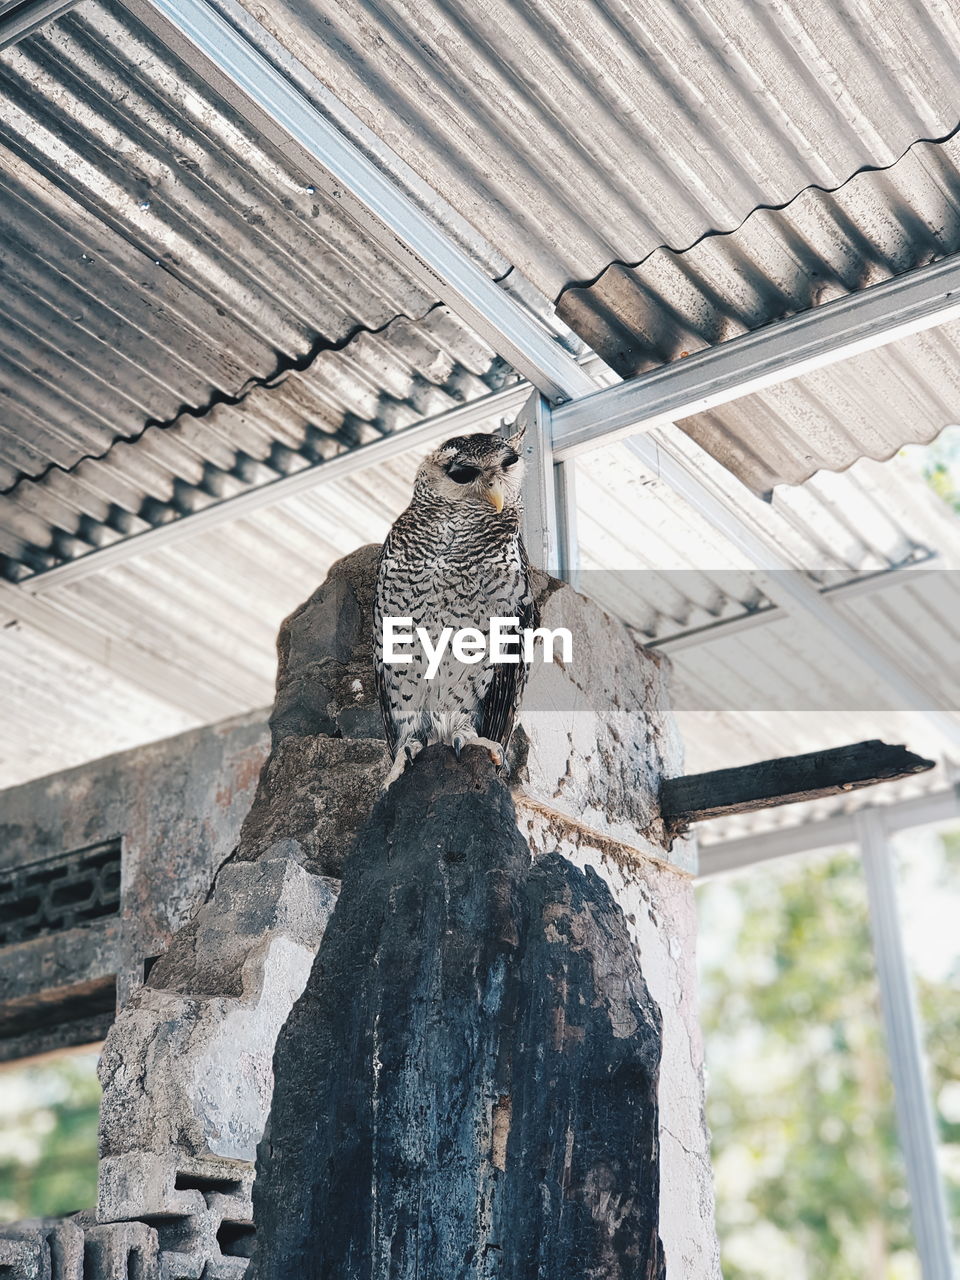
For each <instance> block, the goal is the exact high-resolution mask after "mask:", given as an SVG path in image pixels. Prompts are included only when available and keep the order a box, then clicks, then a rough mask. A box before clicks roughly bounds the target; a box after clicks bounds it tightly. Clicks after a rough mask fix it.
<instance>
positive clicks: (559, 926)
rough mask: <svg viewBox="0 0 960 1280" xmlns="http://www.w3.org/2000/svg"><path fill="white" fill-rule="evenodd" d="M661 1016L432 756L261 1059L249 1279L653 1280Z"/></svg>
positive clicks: (597, 929)
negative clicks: (265, 1069)
mask: <svg viewBox="0 0 960 1280" xmlns="http://www.w3.org/2000/svg"><path fill="white" fill-rule="evenodd" d="M660 1051H661V1018H660V1012H659V1010H658V1008H657V1006H656V1004H655V1003H654V1001H653V999H652V998H651V996H650V994H649V992H648V990H647V987H646V984H645V982H644V979H643V976H642V974H641V972H640V967H639V964H638V959H637V954H636V950H635V948H634V946H633V944H632V941H631V938H630V933H629V928H628V925H627V921H626V919H625V918H624V915H623V912H622V910H621V909H620V908H619V907H618V906H617V904H616V903H615V901H614V899H613V897H612V895H611V893H610V890H609V888H608V887H607V885H606V884H605V883H604V882H603V881H602V880H601V879H600V877H599V876H598V875H597V874H596V873H595V872H592V871H588V872H586V873H584V872H583V871H580V870H579V869H577V868H576V867H574V866H572V865H571V863H570V862H568V861H567V860H566V859H565V858H563V857H561V856H560V855H559V854H554V855H547V856H545V857H543V858H541V859H539V860H538V861H536V862H534V861H533V860H532V859H531V853H530V849H529V848H528V846H527V844H526V842H525V840H524V839H523V838H522V837H521V835H520V833H519V832H518V830H517V826H516V815H515V811H514V806H513V802H512V800H511V797H510V794H509V792H508V791H507V789H506V787H505V786H504V784H503V783H502V782H501V781H499V780H498V779H497V777H496V776H495V775H494V773H493V770H492V768H491V766H490V765H489V762H488V761H487V760H486V758H485V755H484V753H483V752H480V751H468V752H466V753H465V754H464V758H463V760H462V761H457V759H456V758H455V757H454V756H453V754H452V753H451V752H449V751H447V750H446V749H445V748H430V749H428V750H427V751H426V752H424V753H423V755H421V756H420V757H419V758H418V759H417V760H416V761H415V762H414V765H413V766H412V767H411V768H410V769H408V770H407V772H406V773H405V774H404V775H403V777H402V778H401V779H400V780H399V782H398V783H396V784H395V785H394V786H393V787H392V788H391V789H390V791H389V792H388V793H387V795H386V796H385V797H384V798H383V799H382V800H381V801H380V802H379V804H378V806H377V808H376V810H375V811H374V814H373V816H372V818H371V821H370V823H369V824H368V825H367V827H366V828H365V829H364V831H363V832H362V833H361V835H360V837H359V840H358V843H357V847H356V849H355V851H354V852H353V854H352V855H351V857H350V858H348V860H347V862H346V866H345V870H344V878H343V884H342V889H341V893H340V898H339V901H338V903H337V906H336V908H335V910H334V913H333V915H332V917H331V919H330V922H329V924H328V926H327V929H326V932H325V934H324V938H323V942H322V943H321V947H320V951H319V953H318V955H317V960H316V963H315V965H314V968H313V972H312V974H311V977H310V980H309V982H308V984H307V987H306V990H305V991H304V994H303V995H302V997H301V998H300V1000H299V1001H298V1003H297V1004H296V1006H295V1007H294V1010H293V1013H292V1015H291V1017H290V1019H289V1020H288V1022H287V1024H286V1026H285V1028H284V1030H283V1031H282V1033H281V1035H280V1039H279V1040H278V1043H277V1051H276V1056H275V1060H274V1071H275V1088H274V1101H273V1107H272V1111H271V1116H270V1120H269V1123H268V1126H267V1131H266V1133H265V1135H264V1139H263V1141H262V1143H261V1145H260V1149H259V1154H258V1163H257V1177H256V1181H255V1184H254V1217H255V1220H256V1223H257V1231H258V1241H259V1244H258V1247H257V1251H256V1254H255V1259H254V1263H253V1267H252V1270H251V1272H250V1278H251V1280H253V1278H254V1277H255V1278H256V1280H290V1277H294V1276H296V1277H297V1278H298V1280H334V1278H335V1277H336V1278H337V1280H340V1278H342V1277H346V1276H349V1277H350V1280H373V1278H374V1277H377V1278H380V1277H383V1278H386V1277H390V1278H391V1280H414V1278H415V1277H424V1276H429V1277H437V1278H439V1277H444V1280H447V1278H449V1280H453V1278H454V1277H463V1278H464V1280H467V1278H468V1277H469V1278H472V1277H476V1280H480V1278H481V1277H490V1276H494V1275H496V1276H503V1277H516V1278H517V1280H520V1278H521V1277H536V1276H542V1277H569V1278H570V1280H573V1278H574V1277H588V1276H600V1275H602V1276H604V1277H606V1278H607V1280H618V1278H622V1280H626V1277H628V1276H629V1277H631V1278H632V1280H639V1278H643V1280H656V1278H657V1277H660V1276H662V1275H663V1274H664V1263H663V1251H662V1248H661V1244H660V1239H659V1236H658V1231H657V1227H658V1221H659V1192H660V1186H659V1114H658V1104H657V1081H658V1071H659V1063H660Z"/></svg>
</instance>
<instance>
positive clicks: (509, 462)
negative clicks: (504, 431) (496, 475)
mask: <svg viewBox="0 0 960 1280" xmlns="http://www.w3.org/2000/svg"><path fill="white" fill-rule="evenodd" d="M519 461H520V458H519V456H518V455H517V454H515V453H508V454H507V456H506V457H505V458H504V460H503V463H502V465H503V467H504V469H506V468H507V467H512V466H513V464H514V463H515V462H519Z"/></svg>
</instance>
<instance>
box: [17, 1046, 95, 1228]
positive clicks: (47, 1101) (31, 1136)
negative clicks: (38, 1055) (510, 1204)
mask: <svg viewBox="0 0 960 1280" xmlns="http://www.w3.org/2000/svg"><path fill="white" fill-rule="evenodd" d="M96 1062H97V1056H96V1054H95V1053H90V1052H85V1053H82V1054H76V1055H70V1056H68V1057H67V1056H65V1057H60V1058H53V1059H50V1060H48V1061H46V1062H37V1063H36V1064H34V1065H31V1066H25V1067H21V1068H13V1069H8V1070H6V1071H4V1072H3V1073H2V1074H0V1099H2V1101H0V1220H4V1221H7V1222H11V1221H16V1220H18V1219H21V1218H40V1217H60V1216H63V1215H65V1214H69V1213H75V1212H76V1211H77V1210H79V1209H92V1208H93V1207H94V1205H95V1204H96V1197H97V1118H98V1109H99V1105H100V1086H99V1084H98V1082H97V1076H96Z"/></svg>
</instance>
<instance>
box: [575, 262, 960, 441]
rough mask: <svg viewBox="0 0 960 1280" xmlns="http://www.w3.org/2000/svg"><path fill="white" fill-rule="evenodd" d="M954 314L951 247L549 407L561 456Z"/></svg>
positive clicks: (958, 277) (959, 283)
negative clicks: (945, 254) (842, 294)
mask: <svg viewBox="0 0 960 1280" xmlns="http://www.w3.org/2000/svg"><path fill="white" fill-rule="evenodd" d="M958 318H960V254H953V255H951V256H950V257H949V258H945V259H944V260H943V261H942V262H934V263H931V264H930V265H929V266H926V267H920V268H919V269H918V270H916V271H908V272H906V273H904V274H903V275H900V276H895V277H894V278H893V279H892V280H886V281H884V282H883V283H882V284H875V285H872V286H871V287H870V288H868V289H862V290H861V291H860V292H859V293H853V294H850V295H849V297H846V298H838V299H837V300H836V301H834V302H825V303H822V304H821V305H820V306H818V307H814V308H812V310H810V311H804V312H801V313H800V314H799V315H796V316H791V317H790V319H788V320H780V321H778V322H777V323H776V324H771V325H767V326H766V327H765V328H763V329H758V330H756V332H754V333H746V334H744V335H743V336H742V337H740V338H731V339H730V341H729V342H721V343H720V344H719V345H717V346H715V347H710V348H708V349H707V350H706V351H698V352H697V353H696V354H695V355H692V356H688V357H687V358H686V359H683V360H674V361H673V362H672V363H671V364H668V365H664V366H663V367H661V368H659V369H654V370H652V372H650V373H645V374H641V375H640V376H639V377H636V378H631V379H630V380H629V381H627V382H620V383H618V384H617V385H616V386H613V387H607V388H605V389H604V390H602V391H594V392H593V393H592V394H591V395H587V396H582V397H581V398H579V399H577V400H575V401H574V402H573V403H571V404H565V405H558V406H557V408H556V410H555V411H554V415H553V430H554V452H555V454H556V456H557V457H558V458H560V459H563V458H570V457H573V456H575V455H576V454H577V453H582V452H583V451H584V450H585V449H594V448H596V447H597V446H598V445H601V444H608V443H610V442H611V441H612V440H617V439H621V438H623V437H625V436H629V435H635V434H636V433H637V432H638V431H650V430H651V429H653V428H655V427H661V426H667V425H669V424H671V423H675V422H678V421H680V420H682V419H683V418H689V417H692V416H693V415H694V414H697V413H705V412H707V410H709V409H715V408H716V407H717V406H718V405H721V404H726V403H728V401H731V400H738V399H740V398H741V397H742V396H746V395H750V394H751V393H752V392H754V391H761V390H762V389H763V388H764V387H772V386H775V385H776V384H778V383H781V382H787V381H788V380H789V379H791V378H797V377H799V376H800V375H801V374H804V373H810V372H812V371H813V370H814V369H822V368H824V367H825V366H826V365H830V364H835V363H836V362H837V361H840V360H846V359H848V358H849V357H850V356H855V355H859V354H860V353H861V352H863V351H870V350H872V349H873V348H875V347H882V346H885V345H886V344H887V343H888V342H894V341H896V340H897V339H898V338H905V337H908V336H909V335H910V334H913V333H919V332H921V331H922V330H924V329H929V328H932V327H933V326H934V325H938V324H944V323H946V322H947V321H949V320H956V319H958Z"/></svg>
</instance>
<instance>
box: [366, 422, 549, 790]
mask: <svg viewBox="0 0 960 1280" xmlns="http://www.w3.org/2000/svg"><path fill="white" fill-rule="evenodd" d="M518 446H519V438H518V437H514V438H512V439H510V440H505V439H503V438H502V437H500V436H494V435H474V436H458V437H455V438H454V439H452V440H448V441H446V443H445V444H443V445H441V446H440V448H439V449H436V450H435V451H434V452H433V453H431V454H430V455H429V456H428V457H427V458H426V459H424V461H423V463H421V465H420V468H419V470H418V472H417V478H416V482H415V485H414V492H413V500H412V501H411V503H410V506H409V507H407V509H406V511H404V512H403V514H402V515H401V516H400V517H399V519H398V520H397V521H396V523H395V524H394V526H393V528H392V529H391V530H390V533H389V535H388V536H387V540H386V542H385V543H384V545H383V550H382V552H381V554H380V565H379V572H378V575H377V591H376V598H375V604H374V615H375V616H374V634H375V637H376V641H375V643H376V652H375V662H376V670H377V682H378V687H379V692H380V706H381V709H382V711H383V720H384V726H385V728H386V733H387V741H388V743H389V745H390V749H391V751H392V752H393V754H394V767H393V770H392V772H391V774H390V777H389V778H388V780H387V785H389V783H390V782H391V781H392V780H393V779H394V778H395V777H396V776H397V775H398V774H399V773H400V772H401V771H402V769H403V767H404V764H405V763H406V760H407V759H408V758H412V756H413V755H415V754H416V753H417V752H418V751H419V750H420V749H421V748H422V747H424V746H427V745H429V744H430V743H434V742H443V743H446V744H447V745H449V746H452V747H453V748H454V749H455V750H456V751H457V752H458V754H459V751H460V750H461V749H462V748H463V747H466V746H470V745H479V746H483V747H485V748H486V749H487V750H488V751H489V752H490V755H491V757H492V758H493V759H494V760H495V761H496V762H497V763H501V762H502V760H503V756H504V753H505V751H506V748H507V744H508V742H509V739H510V734H511V732H512V730H513V722H514V717H515V715H516V712H517V708H518V706H519V703H520V697H521V694H522V692H523V686H524V683H525V681H526V674H527V673H526V667H525V665H524V664H523V662H522V660H521V661H520V662H519V663H515V664H511V663H495V664H491V663H488V662H487V660H486V659H484V660H483V661H482V662H480V663H477V664H475V665H467V664H465V663H463V662H461V661H459V660H458V659H457V658H456V657H454V656H453V654H452V653H451V652H450V650H449V649H448V650H447V652H446V654H445V656H444V658H443V662H442V665H441V666H440V668H439V670H438V671H437V674H436V675H435V676H434V677H433V678H432V679H429V680H428V679H426V659H425V657H424V653H423V649H422V648H421V646H420V645H414V646H413V648H412V650H408V651H412V653H413V659H414V660H413V661H412V662H411V663H409V664H406V665H386V664H385V663H384V660H383V643H382V638H383V627H382V623H383V618H384V617H394V618H411V619H412V624H413V627H418V626H421V627H426V628H427V630H428V631H429V633H430V636H431V638H432V639H433V640H434V641H436V639H437V637H438V636H439V634H440V632H441V631H442V629H443V628H444V627H447V626H452V627H454V628H456V629H459V628H461V627H476V628H477V629H478V630H479V631H481V632H482V633H483V634H484V636H487V635H488V634H489V630H490V619H491V618H492V617H508V618H510V617H515V618H518V619H519V620H520V622H519V625H520V627H521V628H522V627H529V626H533V625H535V621H534V606H533V599H532V595H531V590H530V581H529V565H528V562H527V557H526V552H525V551H524V547H523V540H522V538H521V535H520V523H521V515H522V507H521V497H520V489H521V481H522V473H523V462H522V461H521V460H520V459H519V456H518V452H517V450H518ZM498 507H499V508H500V509H498Z"/></svg>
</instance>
